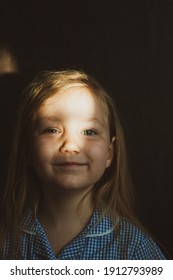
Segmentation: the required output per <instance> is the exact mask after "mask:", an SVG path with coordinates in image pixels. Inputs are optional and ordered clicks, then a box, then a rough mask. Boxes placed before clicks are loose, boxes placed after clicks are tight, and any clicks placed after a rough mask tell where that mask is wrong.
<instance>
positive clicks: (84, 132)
mask: <svg viewBox="0 0 173 280" xmlns="http://www.w3.org/2000/svg"><path fill="white" fill-rule="evenodd" d="M82 134H84V135H86V136H93V135H96V134H97V133H96V131H95V130H93V129H85V130H83V131H82Z"/></svg>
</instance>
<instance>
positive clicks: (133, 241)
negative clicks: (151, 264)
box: [115, 218, 165, 260]
mask: <svg viewBox="0 0 173 280" xmlns="http://www.w3.org/2000/svg"><path fill="white" fill-rule="evenodd" d="M115 242H117V245H118V247H119V249H120V250H121V251H123V252H126V257H127V259H136V260H141V259H145V260H146V259H154V260H157V259H165V257H164V255H163V254H162V252H161V250H160V248H159V246H158V245H157V243H156V242H155V241H154V240H153V238H151V237H150V236H149V235H148V234H147V233H146V232H144V231H143V230H141V229H140V228H138V227H137V226H135V225H133V224H132V223H130V222H129V221H127V220H126V219H123V218H122V219H120V220H119V225H118V227H117V228H115Z"/></svg>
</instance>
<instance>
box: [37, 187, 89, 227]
mask: <svg viewBox="0 0 173 280" xmlns="http://www.w3.org/2000/svg"><path fill="white" fill-rule="evenodd" d="M87 192H88V189H87V190H85V191H84V190H80V189H78V190H62V189H61V190H56V193H55V192H53V191H52V192H51V191H50V188H49V187H47V188H44V191H43V199H42V202H41V205H40V209H39V213H38V216H39V219H40V221H41V223H42V224H43V225H44V224H49V225H50V226H51V227H58V226H60V225H61V226H63V225H65V224H69V223H70V224H71V223H72V222H73V223H74V221H75V222H76V223H77V224H78V223H79V224H81V226H82V225H83V226H84V225H85V224H86V223H87V222H88V220H89V219H90V217H91V215H92V212H93V203H92V199H91V193H89V194H87ZM85 195H86V197H85ZM84 197H85V198H84ZM82 199H83V200H82Z"/></svg>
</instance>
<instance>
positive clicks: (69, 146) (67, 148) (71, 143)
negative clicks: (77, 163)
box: [59, 137, 80, 154]
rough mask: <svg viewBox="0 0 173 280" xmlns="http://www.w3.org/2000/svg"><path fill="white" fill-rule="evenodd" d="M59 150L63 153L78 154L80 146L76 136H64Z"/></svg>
mask: <svg viewBox="0 0 173 280" xmlns="http://www.w3.org/2000/svg"><path fill="white" fill-rule="evenodd" d="M59 150H60V152H61V153H63V154H68V153H69V154H78V153H79V152H80V147H79V143H78V141H77V139H76V137H68V138H67V137H66V138H65V139H64V140H63V142H62V144H61V146H60V148H59Z"/></svg>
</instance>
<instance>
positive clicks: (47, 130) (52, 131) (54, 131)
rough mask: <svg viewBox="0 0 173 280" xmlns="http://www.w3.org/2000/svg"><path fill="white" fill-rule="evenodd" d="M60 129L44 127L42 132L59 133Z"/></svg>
mask: <svg viewBox="0 0 173 280" xmlns="http://www.w3.org/2000/svg"><path fill="white" fill-rule="evenodd" d="M59 132H60V131H59V130H58V129H57V128H46V129H44V131H43V133H50V134H51V133H59Z"/></svg>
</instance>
